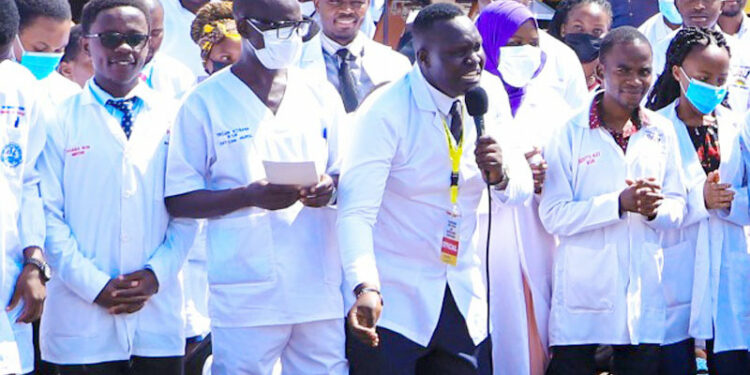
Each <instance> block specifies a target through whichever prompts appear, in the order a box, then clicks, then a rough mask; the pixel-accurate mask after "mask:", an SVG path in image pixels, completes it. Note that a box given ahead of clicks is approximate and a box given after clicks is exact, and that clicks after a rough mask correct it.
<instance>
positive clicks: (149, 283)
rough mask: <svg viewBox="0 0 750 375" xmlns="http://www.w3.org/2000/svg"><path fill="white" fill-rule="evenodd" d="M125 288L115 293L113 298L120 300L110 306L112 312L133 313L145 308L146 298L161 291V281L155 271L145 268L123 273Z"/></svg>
mask: <svg viewBox="0 0 750 375" xmlns="http://www.w3.org/2000/svg"><path fill="white" fill-rule="evenodd" d="M120 285H126V287H125V288H119V289H117V290H116V291H115V292H114V293H113V298H114V299H115V301H118V300H119V301H118V302H117V303H116V304H115V305H114V306H112V307H110V308H109V313H110V314H123V313H128V314H132V313H134V312H136V311H138V310H140V309H142V308H143V306H145V304H146V300H148V299H149V298H151V296H153V295H154V294H156V292H158V291H159V281H158V280H157V279H156V275H155V274H154V271H151V270H150V269H143V270H140V271H135V272H132V273H129V274H126V275H122V283H121V284H120Z"/></svg>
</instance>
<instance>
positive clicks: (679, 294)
mask: <svg viewBox="0 0 750 375" xmlns="http://www.w3.org/2000/svg"><path fill="white" fill-rule="evenodd" d="M676 103H677V101H675V102H673V103H672V104H670V105H669V106H667V107H665V108H663V109H661V110H660V111H659V113H660V114H662V115H664V117H666V118H667V119H668V120H670V121H672V123H673V124H674V127H675V130H676V133H677V139H678V142H679V144H680V158H681V160H682V166H681V170H682V171H683V174H684V179H685V186H686V189H687V196H688V200H687V207H688V214H687V216H686V217H685V221H684V222H683V225H682V227H681V228H680V229H676V230H669V231H666V232H664V233H663V246H664V272H663V274H662V280H663V283H664V292H665V293H664V296H665V298H666V299H667V301H666V302H667V321H668V327H667V334H666V336H665V342H664V343H665V344H670V343H674V342H677V341H681V340H685V339H687V338H689V337H690V336H692V337H696V338H701V339H708V338H712V337H713V329H714V328H715V329H716V342H715V348H716V349H715V351H716V352H720V351H724V350H736V349H747V348H748V343H750V341H749V340H750V339H748V338H747V335H748V332H750V330H747V329H745V330H744V331H743V329H742V328H741V327H742V324H743V323H742V320H743V316H744V317H747V316H748V312H750V307H748V306H750V298H742V296H741V294H740V295H739V296H737V297H735V295H734V293H735V292H734V291H731V292H730V291H729V290H731V287H736V285H739V284H737V283H738V282H741V280H744V282H745V283H747V280H748V277H750V268H747V265H748V264H750V255H748V252H747V243H746V241H745V234H744V231H743V228H742V226H743V225H747V224H750V217H749V216H748V196H747V182H746V178H747V171H746V169H745V165H744V161H743V155H742V151H741V147H742V146H741V139H740V133H741V131H742V127H743V126H744V124H742V120H741V119H739V118H737V117H736V116H734V113H732V112H731V111H730V110H729V109H727V108H724V107H719V108H717V109H716V117H717V120H718V124H719V150H720V152H721V165H720V167H719V175H720V179H721V182H722V183H731V184H732V190H734V191H735V193H736V195H735V197H734V201H733V202H732V208H731V209H730V210H711V211H707V210H706V207H705V201H704V200H703V184H704V183H705V180H706V174H705V172H704V171H703V168H702V167H701V165H700V162H699V161H698V157H697V154H696V151H695V146H694V145H693V143H692V141H691V139H690V136H689V135H688V132H687V129H686V127H685V124H684V123H683V122H682V121H681V120H680V119H679V118H678V117H677V112H676V110H675V108H676ZM743 266H744V267H745V272H744V274H743V272H742V267H743ZM727 283H729V284H727ZM746 287H747V284H745V289H746ZM742 289H743V288H739V290H740V291H742ZM742 303H744V304H745V308H744V311H743V309H742ZM719 306H721V307H719ZM725 306H726V307H725ZM729 306H732V307H731V308H729V309H727V307H729ZM743 334H744V337H745V338H743Z"/></svg>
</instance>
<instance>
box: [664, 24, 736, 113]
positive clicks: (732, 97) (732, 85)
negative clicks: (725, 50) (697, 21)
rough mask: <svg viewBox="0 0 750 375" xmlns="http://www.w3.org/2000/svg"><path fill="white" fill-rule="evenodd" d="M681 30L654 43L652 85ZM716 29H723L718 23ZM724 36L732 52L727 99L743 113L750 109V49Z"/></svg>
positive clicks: (732, 38) (726, 35)
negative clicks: (668, 50) (673, 40)
mask: <svg viewBox="0 0 750 375" xmlns="http://www.w3.org/2000/svg"><path fill="white" fill-rule="evenodd" d="M743 23H744V22H743ZM679 30H680V29H677V30H675V31H673V32H672V33H671V34H669V36H667V37H666V38H664V39H663V40H662V41H661V42H660V43H658V44H656V45H652V48H653V53H654V55H653V59H654V61H653V71H654V80H653V82H652V85H654V84H656V78H657V77H659V75H661V74H662V72H663V71H664V66H665V65H666V60H667V49H668V48H669V44H670V43H671V42H672V39H674V37H675V35H677V32H679ZM715 30H716V31H721V30H720V29H719V27H718V25H717V26H716V28H715ZM724 38H725V39H726V41H727V45H728V46H729V49H730V51H731V52H732V54H731V59H730V61H729V78H728V79H727V83H728V89H729V96H728V97H727V100H728V101H729V105H730V106H731V107H732V109H733V110H734V111H736V112H737V113H738V114H740V115H743V114H744V113H745V112H747V110H748V109H750V50H749V49H748V48H742V47H744V46H743V44H742V43H743V42H742V41H740V40H738V39H737V38H736V37H734V36H732V35H729V34H724Z"/></svg>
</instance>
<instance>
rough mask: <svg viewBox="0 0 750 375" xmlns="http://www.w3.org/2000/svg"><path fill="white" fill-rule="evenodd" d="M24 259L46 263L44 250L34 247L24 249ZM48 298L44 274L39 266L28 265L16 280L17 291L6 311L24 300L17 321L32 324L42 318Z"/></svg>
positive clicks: (14, 291)
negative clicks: (43, 254) (45, 301)
mask: <svg viewBox="0 0 750 375" xmlns="http://www.w3.org/2000/svg"><path fill="white" fill-rule="evenodd" d="M23 252H24V258H25V259H30V258H34V259H37V260H40V261H44V257H43V256H42V249H40V248H38V247H36V246H32V247H27V248H26V249H24V251H23ZM46 298H47V288H46V287H45V286H44V281H43V279H42V272H41V271H40V270H39V268H38V267H37V266H34V265H32V264H27V265H25V266H24V267H23V269H22V270H21V274H20V275H18V279H16V285H15V289H14V290H13V296H12V297H11V299H10V303H9V304H8V306H7V307H6V308H5V311H11V310H13V309H14V308H16V306H18V303H19V302H21V300H23V302H24V306H23V311H21V315H19V316H18V318H17V319H16V323H31V322H34V321H36V320H37V319H39V317H41V316H42V310H43V309H44V300H45V299H46Z"/></svg>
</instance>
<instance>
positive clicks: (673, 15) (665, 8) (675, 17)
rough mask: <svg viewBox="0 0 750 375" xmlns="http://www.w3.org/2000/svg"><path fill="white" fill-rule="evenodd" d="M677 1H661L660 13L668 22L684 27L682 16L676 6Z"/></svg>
mask: <svg viewBox="0 0 750 375" xmlns="http://www.w3.org/2000/svg"><path fill="white" fill-rule="evenodd" d="M674 2H675V0H659V12H661V15H662V16H664V18H666V19H667V21H669V22H671V23H673V24H675V25H682V15H680V12H679V11H677V6H676V5H674Z"/></svg>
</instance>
